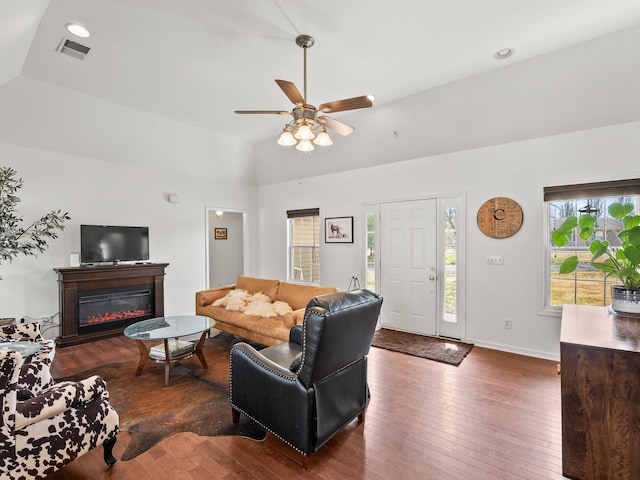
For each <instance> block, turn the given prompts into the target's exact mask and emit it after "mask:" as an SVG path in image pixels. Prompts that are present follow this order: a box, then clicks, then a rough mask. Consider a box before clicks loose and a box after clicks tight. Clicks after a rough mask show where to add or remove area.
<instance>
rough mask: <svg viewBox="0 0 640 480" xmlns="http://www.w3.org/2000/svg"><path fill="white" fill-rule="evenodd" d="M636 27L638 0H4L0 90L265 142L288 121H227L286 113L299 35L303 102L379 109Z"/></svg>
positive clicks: (0, 2) (297, 75)
mask: <svg viewBox="0 0 640 480" xmlns="http://www.w3.org/2000/svg"><path fill="white" fill-rule="evenodd" d="M67 22H78V23H81V24H83V25H85V26H86V27H87V28H88V29H89V30H90V32H91V37H89V38H88V39H79V38H73V37H72V36H70V35H69V34H68V32H67V31H66V30H65V28H64V26H65V24H66V23H67ZM639 24H640V1H638V0H607V1H604V0H537V1H530V0H526V1H525V0H446V1H445V0H439V1H434V0H399V1H396V2H388V1H380V0H369V1H365V0H350V1H337V0H325V1H322V2H318V1H310V0H233V1H229V0H228V1H223V0H179V1H177V0H89V1H88V0H50V1H49V2H46V1H45V0H20V1H15V0H0V39H1V40H2V41H1V42H0V85H1V84H3V83H7V82H8V81H9V80H11V79H12V78H14V77H17V76H23V77H30V78H32V79H35V80H39V81H41V82H46V83H47V84H51V85H54V86H57V87H61V88H64V89H69V90H71V91H76V92H79V93H81V94H85V95H89V96H92V97H96V98H98V99H101V100H104V101H107V102H112V103H114V104H117V105H123V106H127V107H131V108H133V109H136V110H139V111H142V112H146V113H149V114H154V115H158V116H161V117H166V118H169V119H173V120H176V121H179V122H182V123H185V124H188V125H192V126H196V127H201V128H204V129H206V130H209V131H212V132H216V133H218V134H221V135H225V136H229V137H233V138H236V139H240V140H243V141H248V142H259V141H262V140H265V139H267V138H274V137H275V135H276V134H277V133H278V131H279V130H280V128H281V127H282V125H283V123H284V122H283V119H282V117H278V116H276V115H273V116H263V115H256V116H247V115H244V116H240V115H235V114H234V110H235V109H251V110H253V109H266V110H273V109H276V110H289V109H290V108H291V105H290V102H289V101H288V99H287V98H286V97H285V95H284V94H283V93H282V91H280V89H279V88H278V87H277V85H276V84H275V82H274V79H276V78H278V79H285V80H290V81H292V82H294V83H295V84H296V85H297V86H298V88H299V89H300V90H301V91H302V90H303V84H302V72H303V68H302V59H303V54H302V50H301V49H300V48H299V47H298V46H297V45H296V44H295V41H294V40H295V37H296V36H297V35H298V34H300V33H305V34H310V35H312V36H313V37H314V38H315V45H314V46H313V47H312V48H311V49H310V50H309V52H308V62H309V63H308V97H309V98H308V101H309V102H310V103H312V104H314V105H318V104H320V103H323V102H327V101H331V100H338V99H342V98H348V97H352V96H357V95H364V94H373V95H375V96H376V101H375V105H383V104H385V103H387V102H391V101H394V100H397V99H400V98H403V97H406V96H409V95H412V94H415V93H418V92H423V91H426V90H430V89H433V88H434V87H438V86H442V85H445V84H449V83H452V82H455V81H458V80H461V79H464V78H467V77H471V76H474V75H478V74H481V73H484V72H488V71H490V70H493V69H498V68H501V67H504V66H507V65H512V64H514V63H518V62H522V61H523V60H527V59H531V58H533V57H536V56H539V55H543V54H546V53H549V52H552V51H555V50H558V49H562V48H565V47H568V46H570V45H574V44H578V43H581V42H585V41H587V40H590V39H593V38H597V37H601V36H604V35H607V34H610V33H613V32H617V31H620V30H623V29H626V28H629V27H632V26H636V25H639ZM65 36H66V37H69V38H71V39H73V40H75V41H78V42H79V43H82V44H84V45H86V46H88V47H90V48H91V51H90V53H89V55H88V56H87V57H86V58H85V59H84V60H83V61H80V60H77V59H74V58H70V57H68V56H65V55H62V54H60V53H58V52H56V47H57V46H58V44H59V43H60V41H61V39H62V38H63V37H65ZM504 47H511V48H514V49H515V55H514V56H512V57H511V58H509V59H506V60H495V59H494V58H493V53H494V52H495V51H497V50H499V49H501V48H504ZM612 53H615V52H612ZM0 88H2V87H0ZM374 109H375V106H374ZM340 115H341V114H340V113H337V114H335V118H338V119H339V118H340ZM342 115H344V114H342ZM349 123H351V124H353V123H352V122H349ZM353 125H354V126H355V127H356V129H357V128H358V127H359V125H358V124H353Z"/></svg>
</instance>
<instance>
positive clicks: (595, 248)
mask: <svg viewBox="0 0 640 480" xmlns="http://www.w3.org/2000/svg"><path fill="white" fill-rule="evenodd" d="M608 248H609V242H607V241H606V240H605V241H603V242H601V241H600V240H594V241H593V242H591V245H590V246H589V251H590V252H591V253H592V254H593V257H591V263H593V261H594V260H597V259H598V258H600V257H601V256H602V255H604V254H605V253H606V252H607V249H608Z"/></svg>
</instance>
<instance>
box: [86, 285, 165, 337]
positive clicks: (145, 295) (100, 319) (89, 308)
mask: <svg viewBox="0 0 640 480" xmlns="http://www.w3.org/2000/svg"><path fill="white" fill-rule="evenodd" d="M152 289H153V287H141V286H139V285H137V286H135V287H132V288H130V289H123V288H118V289H112V290H98V291H86V292H83V293H82V295H80V296H79V297H78V329H79V330H80V329H84V330H85V331H88V330H91V331H99V330H104V329H110V328H113V326H114V325H113V324H114V323H118V324H124V325H129V324H131V323H134V322H137V321H139V320H143V319H145V318H150V317H152V316H153V290H152Z"/></svg>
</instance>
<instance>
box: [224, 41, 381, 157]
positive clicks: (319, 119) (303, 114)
mask: <svg viewBox="0 0 640 480" xmlns="http://www.w3.org/2000/svg"><path fill="white" fill-rule="evenodd" d="M296 44H297V45H298V46H299V47H300V48H302V50H303V52H304V96H303V95H302V94H301V93H300V91H299V90H298V88H297V87H296V86H295V85H294V84H293V83H292V82H288V81H287V80H276V83H277V84H278V86H279V87H280V88H281V89H282V91H283V92H284V94H285V95H286V96H287V97H288V98H289V100H291V102H292V103H293V104H294V107H293V110H291V111H286V110H236V111H235V113H239V114H275V115H291V116H292V117H293V120H291V121H290V122H289V123H287V124H286V125H285V127H284V129H283V130H282V133H280V136H279V137H278V144H280V145H284V146H292V145H296V148H297V149H298V150H301V151H303V152H309V151H311V150H313V149H314V146H313V144H316V145H331V144H332V143H333V142H332V141H331V138H330V137H329V134H328V133H327V128H328V129H330V130H333V131H334V132H336V133H338V134H340V135H343V136H344V135H349V134H350V133H351V132H353V127H351V126H349V125H347V124H346V123H342V122H340V121H338V120H335V119H334V118H331V117H328V116H327V115H321V114H325V113H335V112H343V111H345V110H356V109H358V108H368V107H372V106H373V97H372V96H371V95H363V96H361V97H353V98H346V99H343V100H336V101H333V102H328V103H322V104H320V105H319V106H318V108H316V107H314V106H313V105H311V104H309V103H307V49H308V48H311V47H312V46H313V44H314V39H313V37H312V36H311V35H298V36H297V37H296ZM312 140H313V143H311V141H312Z"/></svg>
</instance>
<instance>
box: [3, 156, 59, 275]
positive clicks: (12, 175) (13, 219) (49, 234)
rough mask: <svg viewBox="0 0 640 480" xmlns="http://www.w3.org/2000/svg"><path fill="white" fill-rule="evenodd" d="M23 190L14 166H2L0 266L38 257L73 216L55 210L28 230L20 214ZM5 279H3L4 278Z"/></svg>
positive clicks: (20, 179)
mask: <svg viewBox="0 0 640 480" xmlns="http://www.w3.org/2000/svg"><path fill="white" fill-rule="evenodd" d="M20 188H22V178H18V177H17V172H16V171H15V170H14V169H13V168H11V167H0V264H1V263H2V261H3V260H9V261H11V260H13V259H14V258H16V257H18V256H19V255H25V256H34V257H35V256H37V254H38V253H42V252H44V251H45V250H46V248H47V246H48V245H47V242H48V241H49V240H51V239H54V238H58V233H57V231H58V230H64V222H65V221H66V220H70V219H71V217H70V216H69V214H68V213H67V212H65V213H62V212H61V211H60V210H52V211H51V212H49V213H47V214H46V215H43V216H42V217H40V218H39V219H38V220H36V221H35V222H33V223H32V224H31V225H29V226H28V227H26V228H24V227H22V226H21V224H22V220H23V217H22V216H20V215H19V214H18V213H17V212H16V205H17V204H18V202H20V198H18V196H16V192H17V191H18V190H19V189H20ZM0 279H2V277H0Z"/></svg>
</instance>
